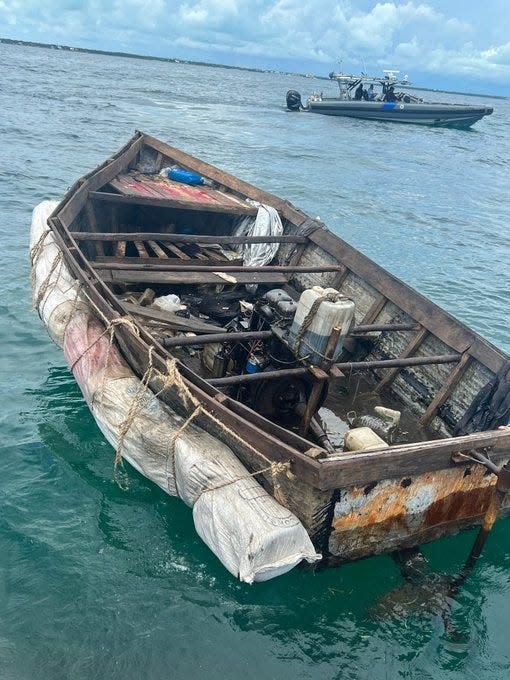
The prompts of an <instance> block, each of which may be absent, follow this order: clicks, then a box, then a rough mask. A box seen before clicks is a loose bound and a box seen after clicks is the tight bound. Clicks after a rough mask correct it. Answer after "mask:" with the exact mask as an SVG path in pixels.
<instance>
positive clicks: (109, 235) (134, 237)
mask: <svg viewBox="0 0 510 680" xmlns="http://www.w3.org/2000/svg"><path fill="white" fill-rule="evenodd" d="M71 236H72V237H73V238H74V239H75V240H76V241H160V242H161V243H208V244H214V245H221V244H229V243H232V244H238V243H307V241H308V238H307V237H306V236H295V235H292V234H283V235H282V236H232V235H229V234H217V235H216V234H214V235H213V234H167V233H164V232H157V231H138V232H134V231H124V232H116V233H113V232H110V231H104V232H94V231H72V232H71Z"/></svg>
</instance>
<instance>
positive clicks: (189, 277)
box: [101, 268, 287, 286]
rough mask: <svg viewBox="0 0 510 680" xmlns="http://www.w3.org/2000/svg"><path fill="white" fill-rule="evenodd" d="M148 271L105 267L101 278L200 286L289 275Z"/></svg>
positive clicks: (279, 280)
mask: <svg viewBox="0 0 510 680" xmlns="http://www.w3.org/2000/svg"><path fill="white" fill-rule="evenodd" d="M181 269H182V268H176V269H175V271H170V272H169V271H148V270H139V269H137V270H136V271H126V270H119V271H117V270H115V269H105V270H104V271H102V273H101V278H102V279H103V281H104V282H105V283H143V284H148V283H163V284H171V285H188V286H198V285H202V284H216V285H230V286H235V285H236V284H257V283H268V284H273V285H274V284H281V283H286V281H287V275H286V274H283V273H280V272H267V273H264V272H250V271H249V270H248V271H242V272H235V274H225V273H223V272H221V271H219V270H215V271H205V272H204V271H201V272H200V271H198V272H197V271H181Z"/></svg>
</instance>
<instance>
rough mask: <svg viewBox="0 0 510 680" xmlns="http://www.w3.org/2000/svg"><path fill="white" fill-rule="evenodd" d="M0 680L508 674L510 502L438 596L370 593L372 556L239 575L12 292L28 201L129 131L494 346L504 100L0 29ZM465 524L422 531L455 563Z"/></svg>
mask: <svg viewBox="0 0 510 680" xmlns="http://www.w3.org/2000/svg"><path fill="white" fill-rule="evenodd" d="M0 69H1V72H2V87H1V91H0V141H1V144H0V154H1V155H0V159H1V163H0V186H1V194H0V203H1V211H0V229H1V244H2V252H3V253H4V261H3V264H2V267H1V268H0V279H1V291H2V296H1V300H0V315H1V320H2V323H1V324H0V340H1V347H2V352H1V355H0V374H1V376H2V379H1V383H0V385H1V386H0V390H1V404H2V409H1V413H0V419H1V420H0V422H1V430H0V432H1V442H0V446H1V457H0V471H1V476H0V678H2V680H4V679H5V680H29V679H33V678H44V679H46V678H47V679H51V680H64V679H67V678H73V680H81V679H82V678H83V679H85V678H87V679H89V678H109V680H116V679H119V680H120V679H121V678H122V680H131V679H138V678H142V677H143V678H149V679H150V680H160V679H163V678H179V679H180V678H203V677H207V678H229V679H237V678H241V677H242V678H243V679H245V680H248V679H250V678H257V680H260V679H261V678H264V679H265V678H278V679H279V680H283V679H286V678H289V679H290V678H292V679H308V678H320V679H321V680H332V679H333V678H339V679H340V678H341V679H344V678H368V677H370V678H371V680H379V679H381V680H382V679H393V678H420V679H428V678H431V679H432V678H434V680H439V679H448V680H453V679H455V680H456V679H460V678H484V680H503V679H506V678H508V674H509V666H510V652H509V649H508V644H507V637H508V636H507V631H508V629H509V626H510V608H509V605H508V602H509V601H510V523H509V522H508V521H502V522H499V523H498V524H497V525H496V527H495V529H494V531H493V532H492V534H491V536H490V538H489V541H488V544H487V549H486V551H485V553H484V555H483V558H482V559H481V560H480V562H479V564H478V565H477V567H476V569H475V572H474V573H473V575H472V577H471V578H470V580H469V581H468V582H467V584H466V586H465V587H464V589H463V590H462V592H461V594H460V597H459V599H458V601H457V602H456V603H455V604H454V605H453V611H452V614H451V619H452V625H453V626H454V628H455V630H456V633H457V634H456V635H451V634H449V633H446V632H445V628H444V625H443V622H442V620H441V617H440V616H439V615H438V613H437V611H436V612H434V611H429V607H428V606H427V599H426V598H425V600H424V601H423V602H422V601H420V600H418V599H417V600H416V601H415V602H414V608H413V607H412V606H411V607H404V608H402V607H400V608H399V607H395V606H389V605H388V598H387V597H386V600H383V601H382V602H381V598H384V597H385V596H386V595H387V593H388V592H390V591H391V590H392V589H394V588H396V587H397V586H399V585H400V584H401V578H400V576H399V574H398V571H397V568H396V567H395V565H394V564H393V562H392V561H391V560H390V558H388V557H377V558H371V559H367V560H364V561H361V562H358V563H353V564H349V565H346V566H344V567H342V568H339V569H335V570H329V571H325V572H322V573H318V574H311V573H308V572H305V571H300V570H294V571H293V572H291V573H289V574H287V575H285V576H283V577H281V578H279V579H277V580H275V581H271V582H268V583H263V584H258V585H254V586H251V587H250V586H247V585H245V584H240V583H238V582H237V581H236V580H235V579H234V578H232V577H231V576H230V575H229V574H228V573H227V572H226V571H225V570H224V569H223V567H222V566H221V565H220V563H219V562H218V560H217V559H216V558H215V557H214V555H212V554H211V553H210V551H209V550H208V548H207V547H206V546H205V545H204V544H203V543H202V542H201V540H200V539H199V538H198V536H197V535H196V533H195V531H194V527H193V521H192V517H191V512H190V510H189V509H188V508H187V507H186V506H185V505H184V504H183V503H182V502H181V501H179V500H177V499H174V498H170V497H168V496H166V495H165V494H164V493H163V492H161V491H160V490H159V489H157V488H156V487H155V486H154V485H153V484H151V483H150V482H148V481H146V480H145V479H144V478H142V477H141V476H139V475H137V474H136V473H135V472H134V471H130V486H129V490H128V491H127V492H123V491H120V490H119V489H118V488H117V487H116V486H115V484H114V483H113V480H112V465H113V451H112V449H111V448H110V446H109V445H108V444H107V443H106V442H105V441H104V439H103V438H102V436H101V434H100V432H99V430H98V429H97V428H96V426H95V424H94V421H93V419H92V417H91V415H90V414H89V411H88V409H87V407H86V405H85V403H84V401H83V399H82V397H81V394H80V392H79V390H78V388H77V386H76V385H75V383H74V380H73V378H72V377H71V375H70V373H69V371H68V370H67V368H66V365H65V362H64V359H63V355H62V354H61V352H60V350H58V349H57V348H56V347H55V346H54V345H52V343H51V341H50V340H49V338H48V336H47V335H46V332H45V330H44V328H43V326H42V324H41V322H40V320H39V318H38V316H37V314H35V313H33V312H32V311H31V294H30V267H29V259H28V240H29V227H30V218H31V210H32V208H33V207H34V206H35V205H36V204H37V203H38V202H39V201H41V200H42V199H45V198H59V197H61V196H62V194H63V193H64V192H65V191H66V189H67V188H68V187H69V186H70V185H71V184H72V183H73V182H74V181H75V180H76V179H77V178H78V177H80V176H82V175H83V174H85V173H86V172H88V171H89V170H91V169H92V168H93V167H95V166H96V165H98V164H99V163H100V162H102V161H103V160H104V159H105V158H106V157H107V156H108V155H110V154H111V153H113V152H114V151H116V150H117V149H118V148H120V146H122V145H123V144H124V143H125V142H126V141H127V140H128V139H129V138H130V137H131V135H132V134H133V132H134V130H135V129H141V130H143V131H145V132H148V133H151V134H153V135H154V136H156V137H159V138H161V139H163V140H165V141H167V142H169V143H171V144H173V145H175V146H177V147H179V148H182V149H184V150H186V151H188V152H190V153H193V154H195V155H198V156H200V157H202V158H204V160H207V161H209V162H211V163H213V164H217V165H219V166H220V167H222V168H224V169H226V170H228V171H230V172H232V173H234V174H236V175H239V176H240V177H241V178H243V179H245V180H247V181H250V182H253V183H255V184H257V185H259V186H261V187H262V188H264V189H266V190H268V191H271V192H273V193H276V194H278V195H280V196H282V197H285V198H287V199H288V200H290V201H291V202H293V203H294V204H296V205H297V206H299V207H301V208H302V209H304V210H305V211H306V212H308V213H309V214H311V215H312V216H319V217H320V218H321V219H322V220H323V221H324V222H325V223H326V224H327V225H328V226H329V227H330V228H331V229H333V230H334V231H336V232H337V233H339V234H340V235H341V236H342V237H343V238H345V239H346V240H347V241H349V242H351V243H352V244H353V245H355V246H356V247H357V248H359V249H361V250H362V251H364V252H365V253H367V254H368V255H369V256H370V257H372V258H373V259H375V260H376V261H377V262H379V263H380V264H382V265H383V266H385V267H386V268H387V269H389V270H390V271H391V272H392V273H394V274H396V275H397V276H399V277H400V278H402V279H404V280H405V281H406V282H408V283H410V284H411V285H413V286H414V287H416V288H417V289H418V290H420V291H421V292H423V293H424V294H425V295H427V296H429V297H431V298H432V299H433V300H434V301H435V302H437V303H439V304H440V305H441V306H443V307H444V308H446V309H447V310H448V311H450V312H452V313H453V314H455V315H456V316H458V317H459V318H460V319H462V320H463V321H465V322H467V323H468V324H469V325H471V326H473V327H474V328H475V329H476V330H477V331H479V332H480V333H481V334H482V335H484V336H485V337H486V338H487V339H488V340H490V341H492V342H494V343H496V344H498V345H499V346H501V347H503V348H504V349H506V350H507V351H508V350H510V336H509V332H508V325H509V323H508V322H509V312H508V303H509V299H510V295H509V293H510V291H509V286H510V267H509V262H510V247H509V238H508V225H509V223H510V204H509V202H508V196H509V194H510V172H509V167H508V165H509V161H508V159H509V158H510V102H509V100H507V99H489V98H486V99H485V100H484V98H479V97H470V96H467V95H466V96H460V95H450V94H443V95H441V94H435V95H434V99H443V100H446V101H466V102H471V101H473V102H477V103H478V102H482V101H486V102H487V103H488V104H490V105H493V106H494V108H495V112H494V114H493V115H492V116H490V117H489V118H486V119H484V120H483V121H481V122H479V123H478V124H477V125H476V126H475V127H474V128H473V129H471V130H467V131H465V130H448V129H433V128H422V127H419V126H399V125H391V124H386V123H376V122H373V123H370V122H362V121H355V120H348V119H340V118H339V119H334V118H328V117H322V116H313V115H311V114H310V115H309V114H302V113H300V114H295V113H289V112H287V111H286V110H285V107H284V102H285V93H286V91H287V90H288V89H291V88H292V89H298V90H299V91H300V92H301V93H302V95H303V96H305V95H306V94H308V93H311V91H312V90H324V91H326V90H328V91H331V92H333V91H334V90H333V85H334V84H333V83H328V82H326V81H322V80H312V79H307V78H300V77H297V76H289V75H282V74H273V73H252V72H246V71H239V70H232V69H224V68H217V67H216V68H211V67H204V66H195V65H186V64H170V63H164V62H157V61H143V60H136V59H124V58H118V57H110V56H102V55H92V54H81V53H72V52H64V51H57V50H45V49H37V48H29V47H19V46H7V45H0ZM474 536H475V533H474V532H469V533H467V534H463V535H461V536H456V537H453V538H450V539H447V540H442V541H437V542H435V543H433V544H430V545H428V546H426V547H425V553H426V555H427V557H428V558H429V561H430V564H431V567H432V568H433V569H434V570H435V571H437V572H439V573H443V574H455V573H456V572H457V570H458V569H459V567H460V566H461V564H462V563H463V560H464V559H465V557H466V555H467V553H468V551H469V549H470V546H471V543H472V541H473V539H474Z"/></svg>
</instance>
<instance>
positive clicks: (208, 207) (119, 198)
mask: <svg viewBox="0 0 510 680" xmlns="http://www.w3.org/2000/svg"><path fill="white" fill-rule="evenodd" d="M89 198H90V199H91V200H92V201H98V202H99V201H100V202H107V203H116V204H122V205H143V206H148V207H152V208H173V209H174V210H190V211H191V210H193V211H197V212H213V213H220V214H222V215H223V214H225V215H239V216H240V217H241V216H243V215H256V214H257V209H256V208H253V207H252V206H251V205H249V204H246V205H241V204H237V205H232V204H231V203H200V202H199V201H190V200H188V201H187V200H185V199H183V198H163V196H161V198H159V197H155V196H140V195H136V196H132V195H126V194H114V193H111V192H109V191H89Z"/></svg>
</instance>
